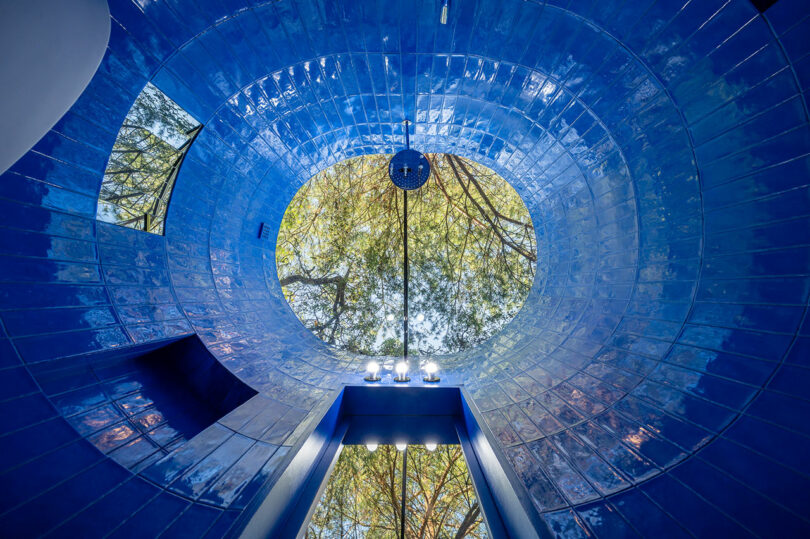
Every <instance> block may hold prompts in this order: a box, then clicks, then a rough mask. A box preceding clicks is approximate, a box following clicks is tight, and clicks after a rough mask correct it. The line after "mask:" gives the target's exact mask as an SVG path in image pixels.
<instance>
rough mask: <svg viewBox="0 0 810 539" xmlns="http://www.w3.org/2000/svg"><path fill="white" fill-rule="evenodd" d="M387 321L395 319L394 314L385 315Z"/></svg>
mask: <svg viewBox="0 0 810 539" xmlns="http://www.w3.org/2000/svg"><path fill="white" fill-rule="evenodd" d="M385 319H386V320H388V321H389V322H390V321H391V320H393V319H394V315H393V314H387V315H385Z"/></svg>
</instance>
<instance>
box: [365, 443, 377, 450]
mask: <svg viewBox="0 0 810 539" xmlns="http://www.w3.org/2000/svg"><path fill="white" fill-rule="evenodd" d="M378 447H379V444H378V443H377V442H369V443H367V444H366V449H368V450H369V451H371V452H372V453H373V452H374V451H376V450H377V448H378Z"/></svg>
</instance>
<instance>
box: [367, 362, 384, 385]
mask: <svg viewBox="0 0 810 539" xmlns="http://www.w3.org/2000/svg"><path fill="white" fill-rule="evenodd" d="M366 371H367V372H368V376H366V377H365V378H364V380H365V381H366V382H376V381H378V380H379V379H380V376H379V374H378V373H379V372H380V364H379V363H377V362H376V361H369V362H368V364H366Z"/></svg>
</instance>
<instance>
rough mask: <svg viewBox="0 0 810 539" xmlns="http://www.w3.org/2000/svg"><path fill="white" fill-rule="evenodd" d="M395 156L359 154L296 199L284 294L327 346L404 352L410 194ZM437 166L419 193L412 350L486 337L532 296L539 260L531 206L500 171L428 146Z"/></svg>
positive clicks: (412, 214) (287, 226)
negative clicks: (395, 169)
mask: <svg viewBox="0 0 810 539" xmlns="http://www.w3.org/2000/svg"><path fill="white" fill-rule="evenodd" d="M390 157H391V156H390V155H366V156H361V157H355V158H351V159H347V160H345V161H342V162H340V163H337V164H335V165H333V166H332V167H330V168H328V169H326V170H324V171H322V172H320V173H318V174H317V175H315V176H314V177H313V178H312V179H311V180H310V181H308V182H307V183H306V184H304V186H302V187H301V189H300V190H299V191H298V193H297V194H296V195H295V197H293V200H292V202H291V203H290V205H289V207H288V208H287V211H286V213H285V214H284V218H283V220H282V223H281V227H280V231H279V235H278V241H277V247H276V263H277V269H278V276H279V280H280V282H281V286H282V290H283V292H284V295H285V297H286V299H287V301H288V302H289V304H290V306H291V308H292V310H293V311H294V312H295V314H296V315H297V316H298V318H299V319H300V320H301V321H302V322H303V324H304V325H305V326H306V327H307V328H308V329H310V330H311V331H312V332H314V333H315V334H316V335H317V336H318V337H319V338H321V339H322V340H324V341H326V342H327V343H330V344H333V345H335V346H337V347H339V348H343V349H347V350H350V351H352V352H357V353H362V354H368V355H400V354H402V349H403V343H402V317H403V306H402V304H403V294H402V289H403V259H404V255H403V192H402V191H401V190H400V189H398V188H397V187H395V186H394V185H393V183H392V182H391V181H390V179H389V178H388V162H389V160H390ZM427 157H428V159H429V160H430V162H431V169H432V172H431V175H430V178H429V179H428V181H427V183H426V184H425V185H424V186H422V187H421V188H420V189H418V190H415V191H410V192H409V193H408V250H409V265H410V279H409V288H410V293H409V304H410V308H409V313H410V320H409V325H410V334H411V337H410V339H409V342H408V347H409V349H410V350H411V352H412V353H417V354H444V353H453V352H458V351H460V350H464V349H467V348H469V347H471V346H474V345H476V344H477V343H480V342H482V341H484V340H486V339H488V338H489V337H491V336H492V335H494V334H495V333H496V332H497V331H499V330H500V329H501V328H502V327H503V326H504V325H505V324H506V323H508V322H509V321H510V320H511V319H512V318H513V317H514V316H515V314H517V312H518V311H519V310H520V308H521V307H522V305H523V302H524V301H525V299H526V296H527V294H528V292H529V289H530V288H531V286H532V282H533V280H534V274H535V270H536V266H537V251H536V239H535V231H534V227H533V224H532V221H531V218H530V217H529V213H528V210H527V209H526V206H525V205H524V203H523V201H522V200H521V198H520V196H519V195H518V194H517V192H515V190H514V189H513V188H512V187H511V186H510V185H509V184H508V183H507V182H506V181H505V180H504V179H503V178H501V177H500V176H499V175H497V174H496V173H494V172H493V171H491V170H489V169H488V168H486V167H484V166H482V165H479V164H477V163H474V162H472V161H470V160H467V159H464V158H461V157H458V156H455V155H450V154H428V155H427Z"/></svg>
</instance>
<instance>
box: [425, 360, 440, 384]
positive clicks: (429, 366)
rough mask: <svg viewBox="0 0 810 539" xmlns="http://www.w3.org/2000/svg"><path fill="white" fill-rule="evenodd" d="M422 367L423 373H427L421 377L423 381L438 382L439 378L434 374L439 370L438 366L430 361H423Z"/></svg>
mask: <svg viewBox="0 0 810 539" xmlns="http://www.w3.org/2000/svg"><path fill="white" fill-rule="evenodd" d="M422 368H423V369H424V370H425V374H427V376H425V377H424V378H422V380H423V381H424V382H438V381H439V380H441V378H439V377H438V376H436V373H437V372H438V371H439V367H438V365H436V364H435V363H433V362H432V361H429V362H428V363H425V366H424V367H422Z"/></svg>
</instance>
